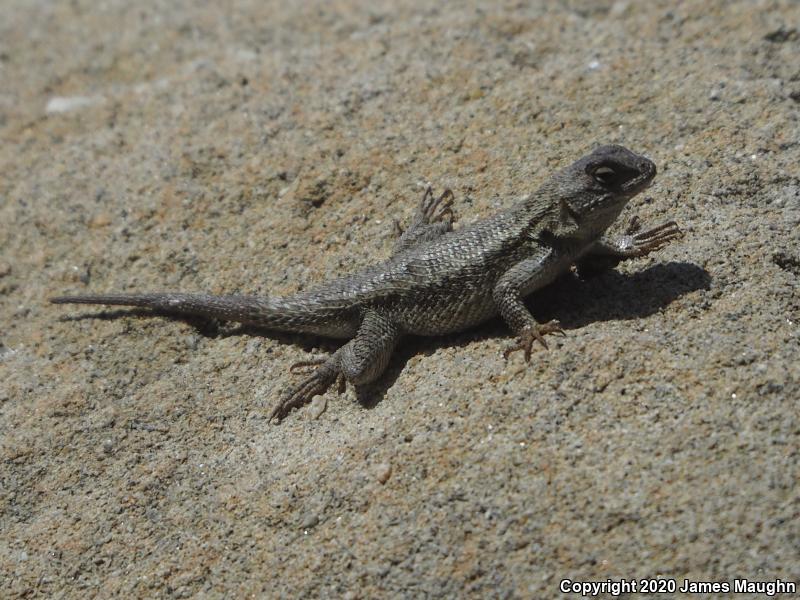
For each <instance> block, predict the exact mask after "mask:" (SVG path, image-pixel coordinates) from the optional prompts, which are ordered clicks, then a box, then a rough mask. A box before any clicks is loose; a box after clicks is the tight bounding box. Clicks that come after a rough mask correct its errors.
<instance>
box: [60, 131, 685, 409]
mask: <svg viewBox="0 0 800 600" xmlns="http://www.w3.org/2000/svg"><path fill="white" fill-rule="evenodd" d="M655 175H656V166H655V164H654V163H653V162H652V161H651V160H649V159H647V158H645V157H644V156H641V155H639V154H636V153H634V152H632V151H631V150H628V149H627V148H625V147H623V146H619V145H603V146H599V147H597V148H596V149H594V150H593V151H592V152H590V153H589V154H587V155H586V156H584V157H582V158H580V159H579V160H577V161H576V162H574V163H572V164H571V165H569V166H567V167H565V168H563V169H561V170H559V171H557V172H555V173H554V174H553V175H552V176H550V177H549V178H548V179H546V180H545V181H544V183H543V184H542V185H541V187H539V188H538V190H537V191H535V192H533V193H528V194H525V195H523V196H522V197H521V198H520V199H519V200H518V201H517V202H516V203H515V204H513V205H512V206H511V207H510V208H507V209H505V210H502V211H500V212H497V213H496V214H494V215H492V216H489V217H487V218H485V219H483V220H479V221H477V222H475V223H473V224H471V225H468V226H465V227H462V228H457V229H454V228H453V224H454V220H455V218H454V215H453V210H452V204H453V192H452V191H450V190H449V189H448V190H445V191H444V192H443V193H442V194H441V195H439V196H434V194H433V192H432V190H431V188H430V187H428V189H427V190H426V191H425V194H424V195H423V198H422V201H421V202H420V204H419V206H418V208H417V211H416V214H415V216H414V217H413V219H412V221H411V224H410V226H409V227H408V228H406V229H405V230H403V229H402V228H400V227H399V225H397V223H396V222H395V225H396V226H397V229H398V231H399V232H400V234H401V235H400V237H399V239H398V240H397V242H396V243H395V246H394V248H393V250H392V253H391V256H390V257H389V258H388V259H387V260H385V261H383V262H380V263H378V264H374V265H372V266H368V267H366V268H363V269H361V270H359V271H356V272H354V273H352V274H350V275H345V276H342V277H339V278H335V279H332V280H330V281H327V282H324V283H322V284H321V285H320V286H319V287H317V288H315V289H312V290H310V291H302V292H298V293H296V294H293V295H289V296H284V297H272V296H242V295H223V296H216V295H209V294H200V293H173V292H157V293H132V294H101V295H74V296H59V297H55V298H51V302H53V303H55V304H102V305H117V306H119V305H121V306H132V307H144V308H147V309H153V310H156V311H159V312H165V313H171V314H176V315H191V316H202V317H210V318H215V319H219V320H225V321H234V322H239V323H243V324H248V325H255V326H258V327H263V328H266V329H271V330H275V331H283V332H295V333H302V334H312V335H317V336H323V337H331V338H340V339H345V340H348V341H347V342H346V343H344V344H343V345H342V346H340V347H339V348H338V350H336V351H335V352H333V353H332V354H330V355H329V356H327V357H324V358H317V359H313V360H308V361H301V362H299V363H295V364H294V365H292V366H291V367H290V371H291V372H295V371H296V370H297V369H300V368H311V371H310V374H308V376H307V377H306V378H305V379H304V380H302V381H301V382H300V383H299V384H297V385H295V386H294V387H292V388H290V389H289V390H287V391H286V392H284V393H283V394H282V395H281V396H280V397H279V400H278V402H277V404H276V406H275V407H274V409H273V410H272V412H271V415H270V419H269V420H270V421H271V420H273V419H274V420H277V421H280V420H282V419H283V418H284V417H285V416H286V415H287V414H289V412H291V410H293V409H295V408H298V407H301V406H303V405H305V404H307V403H309V402H311V400H312V399H313V397H314V396H317V395H322V394H324V393H325V392H326V391H327V390H328V389H329V388H330V387H332V386H333V385H334V384H335V383H338V387H339V390H340V392H341V391H343V390H344V389H345V382H350V383H351V384H353V385H356V386H360V385H363V384H367V383H370V382H372V381H374V380H375V379H376V378H378V377H379V376H380V375H381V373H382V372H383V371H384V369H385V368H386V366H387V364H388V362H389V359H390V357H391V355H392V352H393V350H394V349H395V347H396V346H397V344H398V342H400V340H401V338H403V337H404V336H406V335H423V336H429V335H442V334H448V333H453V332H457V331H462V330H465V329H468V328H470V327H473V326H475V325H478V324H480V323H482V322H484V321H486V320H488V319H490V318H492V317H494V316H496V315H498V314H499V315H500V317H501V318H502V319H503V321H505V322H506V323H507V324H508V326H509V327H510V328H511V330H512V331H513V332H514V333H515V334H516V341H515V342H514V343H512V344H510V345H509V346H508V347H507V348H506V349H505V352H504V353H503V355H504V357H505V358H506V360H507V359H508V357H509V356H510V355H511V353H513V352H516V351H522V353H523V356H524V359H525V361H526V362H530V358H531V352H532V347H533V345H534V343H538V344H540V345H541V346H542V347H544V348H545V349H546V348H547V347H548V345H547V341H546V339H545V336H547V335H550V334H561V335H564V331H563V329H562V328H561V326H560V324H559V322H558V321H557V320H551V321H548V322H546V323H539V322H537V321H536V319H535V318H534V317H533V315H532V314H531V312H530V310H529V309H528V307H527V306H526V304H525V302H524V299H525V297H526V296H528V295H529V294H531V293H532V292H533V291H535V290H537V289H540V288H542V287H544V286H546V285H548V284H549V283H551V282H552V281H553V280H554V279H556V278H557V277H558V276H559V275H561V274H563V273H565V272H567V271H569V270H570V269H572V268H573V266H574V267H575V268H576V269H577V270H578V273H579V274H580V273H581V271H582V270H586V271H592V270H597V269H606V268H613V267H615V266H616V265H617V264H618V263H619V262H620V261H623V260H627V259H631V258H635V257H641V256H645V255H647V254H649V253H651V252H654V251H656V250H659V249H660V248H662V247H664V246H665V245H666V244H668V243H669V242H671V241H672V240H675V239H677V238H679V237H681V236H682V232H681V230H680V228H679V227H678V225H677V224H676V223H675V222H674V221H669V222H666V223H664V224H662V225H659V226H657V227H654V228H652V229H649V230H647V231H641V224H640V222H639V220H638V219H637V218H636V217H634V218H633V219H632V221H631V224H630V226H629V227H628V228H627V229H626V230H625V231H624V234H623V235H621V236H618V237H611V236H609V235H608V234H607V233H606V231H607V229H608V228H609V227H610V226H611V225H612V224H613V223H614V222H615V220H616V219H617V217H618V216H619V215H620V213H621V211H622V209H623V208H624V207H625V206H626V204H627V203H628V201H629V200H630V199H631V198H633V197H634V196H636V195H637V194H638V193H640V192H641V191H642V190H644V189H646V188H647V187H648V186H649V185H650V183H651V182H652V181H653V178H654V177H655ZM323 410H324V408H323Z"/></svg>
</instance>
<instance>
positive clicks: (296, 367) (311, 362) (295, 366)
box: [289, 356, 328, 373]
mask: <svg viewBox="0 0 800 600" xmlns="http://www.w3.org/2000/svg"><path fill="white" fill-rule="evenodd" d="M327 360H328V358H327V357H325V356H320V357H318V358H309V359H308V360H298V361H297V362H296V363H292V364H291V365H289V372H290V373H302V372H303V370H304V369H305V368H306V367H318V366H319V365H321V364H324V363H325V362H326V361H327Z"/></svg>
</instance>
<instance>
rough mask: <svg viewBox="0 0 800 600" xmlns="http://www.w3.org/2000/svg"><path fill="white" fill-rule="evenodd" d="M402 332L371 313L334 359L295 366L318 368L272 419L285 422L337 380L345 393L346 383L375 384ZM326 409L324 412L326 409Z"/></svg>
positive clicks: (283, 399) (283, 400)
mask: <svg viewBox="0 0 800 600" xmlns="http://www.w3.org/2000/svg"><path fill="white" fill-rule="evenodd" d="M401 336H402V333H401V332H400V329H399V328H398V327H397V326H396V325H395V324H394V323H393V322H392V321H391V320H390V319H388V318H386V317H384V316H383V315H381V314H380V313H378V312H375V311H373V310H369V311H367V313H366V314H365V315H364V319H363V320H362V322H361V326H360V327H359V329H358V333H356V335H355V337H354V338H353V339H352V340H350V341H349V342H347V343H346V344H345V345H344V346H342V347H341V348H339V349H338V350H337V351H336V352H334V353H333V354H332V355H331V356H330V357H328V358H324V359H315V360H310V361H302V362H299V363H295V364H294V365H292V367H290V369H292V370H293V369H295V368H296V367H305V366H316V367H317V368H316V369H314V371H313V372H312V373H311V375H310V376H309V377H308V378H306V379H305V380H303V381H302V382H301V383H300V384H298V385H297V386H295V387H294V388H292V389H290V390H289V391H288V392H287V393H286V394H284V395H283V396H282V397H281V399H280V400H279V401H278V404H277V406H276V407H275V409H274V410H273V411H272V414H271V415H270V420H272V419H277V420H279V421H280V420H281V419H283V417H285V416H286V415H287V414H289V412H290V411H291V410H292V409H293V408H299V407H301V406H303V405H305V404H308V403H309V402H311V400H312V399H313V398H314V396H317V395H321V394H324V393H325V392H326V391H327V390H328V389H329V388H330V387H331V386H332V385H333V384H334V383H335V382H336V381H338V382H339V391H340V392H343V391H344V384H345V381H349V382H350V383H352V384H354V385H362V384H366V383H369V382H371V381H374V380H375V379H377V378H378V377H379V376H380V374H381V373H383V371H384V370H385V369H386V365H388V364H389V359H390V358H391V356H392V352H393V351H394V348H395V346H396V345H397V342H398V341H399V340H400V337H401ZM323 410H324V409H323Z"/></svg>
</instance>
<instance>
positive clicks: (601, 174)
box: [592, 167, 617, 186]
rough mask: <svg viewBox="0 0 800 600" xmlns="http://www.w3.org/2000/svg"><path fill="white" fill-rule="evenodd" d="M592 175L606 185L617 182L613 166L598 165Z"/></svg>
mask: <svg viewBox="0 0 800 600" xmlns="http://www.w3.org/2000/svg"><path fill="white" fill-rule="evenodd" d="M592 177H594V178H595V179H596V180H597V181H598V182H599V183H602V184H603V185H605V186H611V185H613V184H614V183H615V182H616V179H617V174H616V173H615V172H614V169H612V168H611V167H598V168H596V169H595V170H594V173H592Z"/></svg>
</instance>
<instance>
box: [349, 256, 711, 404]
mask: <svg viewBox="0 0 800 600" xmlns="http://www.w3.org/2000/svg"><path fill="white" fill-rule="evenodd" d="M710 284H711V275H710V274H709V273H708V271H706V270H705V269H703V268H702V267H699V266H697V265H695V264H692V263H684V262H670V263H664V264H657V265H653V266H651V267H648V268H646V269H644V270H642V271H638V272H635V273H620V272H618V271H615V270H607V271H603V272H602V273H601V274H598V275H595V276H593V277H591V278H589V279H580V278H578V276H577V275H575V274H574V273H569V274H566V275H564V276H562V277H560V278H559V279H557V280H556V281H554V282H553V283H552V284H550V285H549V286H547V287H545V288H544V289H542V290H539V291H537V292H534V293H533V294H531V296H529V297H528V299H527V301H526V305H527V306H528V308H529V309H531V312H532V313H533V315H534V317H536V320H537V321H539V322H540V323H543V322H546V321H549V320H550V319H558V320H559V321H560V323H561V327H562V328H563V329H564V330H565V331H568V330H571V329H580V328H581V327H585V326H586V325H588V324H590V323H595V322H602V321H619V320H632V319H639V318H643V317H647V316H649V315H652V314H654V313H657V312H658V311H660V310H662V309H663V308H665V307H666V306H668V305H669V304H670V303H672V302H674V301H675V300H677V299H678V298H680V297H681V296H683V295H685V294H688V293H690V292H693V291H696V290H701V289H705V290H707V289H709V287H710ZM498 337H500V338H509V341H510V340H511V336H510V332H509V331H508V327H507V326H506V325H505V324H504V323H503V322H502V321H501V320H500V318H499V317H495V318H493V319H491V320H489V321H487V322H486V323H484V324H482V325H480V326H478V327H476V328H474V329H472V330H468V331H464V332H461V333H456V334H451V335H447V336H441V337H435V338H434V337H430V338H428V337H417V336H414V337H409V338H408V340H407V342H405V343H403V344H400V346H399V347H398V349H397V350H395V353H394V354H393V355H392V359H391V360H390V362H389V365H388V367H387V369H386V371H385V372H384V374H383V375H382V376H381V377H380V378H379V379H378V380H377V381H375V382H373V383H372V384H369V385H368V386H362V387H361V388H358V389H357V390H356V395H357V397H358V400H359V402H360V403H361V405H362V406H364V407H365V408H373V407H375V406H377V404H378V403H379V402H380V401H381V399H382V398H383V397H384V395H385V394H386V392H387V391H388V389H389V388H391V387H392V385H393V384H394V382H395V381H396V380H397V378H398V377H399V375H400V373H401V372H402V370H403V367H404V366H405V364H406V363H407V362H408V361H409V360H410V359H411V358H412V357H413V356H416V355H418V354H423V355H431V354H433V353H434V352H435V351H436V350H437V349H439V348H444V347H450V346H466V345H468V344H470V343H472V342H475V341H483V340H489V339H494V338H498Z"/></svg>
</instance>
